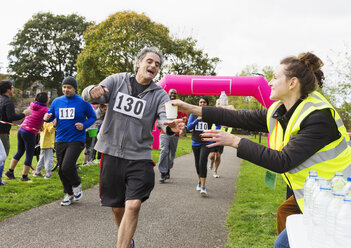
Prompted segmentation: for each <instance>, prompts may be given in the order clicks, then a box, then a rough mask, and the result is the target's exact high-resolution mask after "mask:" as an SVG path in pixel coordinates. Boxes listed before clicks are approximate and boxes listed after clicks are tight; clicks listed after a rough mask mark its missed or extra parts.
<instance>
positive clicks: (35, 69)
mask: <svg viewBox="0 0 351 248" xmlns="http://www.w3.org/2000/svg"><path fill="white" fill-rule="evenodd" d="M91 24H92V23H91V22H87V21H85V18H84V17H81V16H78V15H76V14H71V15H67V16H64V15H53V14H51V13H38V14H35V15H33V17H32V19H30V20H29V21H28V22H26V23H25V24H24V27H23V29H22V30H20V31H19V32H18V33H17V34H16V35H15V37H14V39H13V41H12V42H11V43H10V45H11V46H12V49H11V50H10V51H9V54H8V59H9V69H10V71H11V72H12V73H13V78H14V80H15V84H16V85H17V87H18V86H19V87H20V88H22V89H25V88H28V87H29V86H30V83H31V82H34V81H36V80H40V81H42V82H43V83H44V85H45V87H48V88H56V89H57V90H58V91H57V92H61V91H60V89H61V82H62V80H63V79H64V77H66V76H72V75H74V74H75V73H76V66H75V63H76V59H77V56H78V54H79V53H80V51H81V49H82V47H83V32H84V31H85V30H86V28H87V27H88V26H89V25H91Z"/></svg>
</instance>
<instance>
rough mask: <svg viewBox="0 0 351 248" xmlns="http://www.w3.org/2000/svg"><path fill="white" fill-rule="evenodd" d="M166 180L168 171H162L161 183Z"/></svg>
mask: <svg viewBox="0 0 351 248" xmlns="http://www.w3.org/2000/svg"><path fill="white" fill-rule="evenodd" d="M165 181H166V173H161V178H160V183H164V182H165Z"/></svg>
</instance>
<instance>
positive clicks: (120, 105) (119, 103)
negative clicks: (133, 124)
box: [113, 92, 146, 119]
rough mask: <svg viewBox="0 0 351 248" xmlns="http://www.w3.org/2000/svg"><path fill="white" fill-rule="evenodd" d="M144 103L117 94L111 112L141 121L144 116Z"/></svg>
mask: <svg viewBox="0 0 351 248" xmlns="http://www.w3.org/2000/svg"><path fill="white" fill-rule="evenodd" d="M145 105H146V101H145V100H143V99H140V98H136V97H133V96H130V95H127V94H124V93H122V92H118V94H117V97H116V102H115V106H114V107H113V110H114V111H116V112H119V113H122V114H125V115H129V116H131V117H135V118H138V119H141V118H142V117H143V114H144V110H145Z"/></svg>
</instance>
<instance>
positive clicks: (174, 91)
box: [168, 88, 177, 94]
mask: <svg viewBox="0 0 351 248" xmlns="http://www.w3.org/2000/svg"><path fill="white" fill-rule="evenodd" d="M171 91H174V92H175V93H176V94H177V90H176V89H174V88H173V89H170V90H169V91H168V93H171Z"/></svg>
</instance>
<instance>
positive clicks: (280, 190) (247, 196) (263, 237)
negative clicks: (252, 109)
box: [226, 139, 286, 248]
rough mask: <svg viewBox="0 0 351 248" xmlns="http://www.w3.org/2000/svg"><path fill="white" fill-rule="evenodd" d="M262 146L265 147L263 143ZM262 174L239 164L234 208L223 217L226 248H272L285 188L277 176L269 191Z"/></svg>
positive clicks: (248, 165) (263, 170) (249, 164)
mask: <svg viewBox="0 0 351 248" xmlns="http://www.w3.org/2000/svg"><path fill="white" fill-rule="evenodd" d="M256 142H257V140H256ZM264 143H265V144H267V139H264ZM265 172H266V170H265V169H263V168H261V167H259V166H257V165H254V164H252V163H250V162H248V161H243V163H242V165H241V169H240V173H239V175H238V179H237V181H236V192H235V196H234V204H233V206H232V207H231V208H230V211H229V213H228V217H227V226H228V227H229V235H228V242H227V244H226V247H228V248H246V247H247V248H251V247H273V243H274V241H275V239H276V233H277V231H276V217H275V216H274V213H276V210H277V207H278V206H279V205H280V204H281V203H283V202H284V200H285V192H286V184H285V182H284V181H283V179H282V177H281V176H280V175H278V176H277V183H276V188H275V190H272V189H271V188H269V187H268V186H266V185H265V184H264V176H265Z"/></svg>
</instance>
